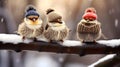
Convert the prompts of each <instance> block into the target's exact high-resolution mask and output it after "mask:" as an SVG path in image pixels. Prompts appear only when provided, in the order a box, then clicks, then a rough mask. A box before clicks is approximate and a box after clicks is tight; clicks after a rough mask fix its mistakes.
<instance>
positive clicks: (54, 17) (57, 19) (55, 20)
mask: <svg viewBox="0 0 120 67" xmlns="http://www.w3.org/2000/svg"><path fill="white" fill-rule="evenodd" d="M46 14H47V16H48V21H49V23H52V24H62V16H60V15H59V14H58V13H56V12H55V10H54V9H51V8H49V9H47V11H46Z"/></svg>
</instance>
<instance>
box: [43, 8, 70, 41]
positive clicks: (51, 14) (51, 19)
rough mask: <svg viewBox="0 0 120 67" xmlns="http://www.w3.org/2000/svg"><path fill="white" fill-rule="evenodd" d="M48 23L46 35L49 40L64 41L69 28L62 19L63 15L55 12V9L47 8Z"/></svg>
mask: <svg viewBox="0 0 120 67" xmlns="http://www.w3.org/2000/svg"><path fill="white" fill-rule="evenodd" d="M46 12H47V13H46V14H47V19H48V20H47V25H46V27H45V31H44V37H45V38H46V39H47V40H48V41H49V42H53V41H60V42H64V40H65V39H66V37H67V36H68V34H69V29H68V27H67V26H66V24H65V22H64V21H63V20H62V16H60V15H59V14H58V13H56V12H55V10H54V9H51V8H49V9H47V11H46Z"/></svg>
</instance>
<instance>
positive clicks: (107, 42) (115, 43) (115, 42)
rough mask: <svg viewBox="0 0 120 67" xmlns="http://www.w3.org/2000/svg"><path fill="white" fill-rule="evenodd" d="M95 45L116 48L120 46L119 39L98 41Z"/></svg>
mask: <svg viewBox="0 0 120 67" xmlns="http://www.w3.org/2000/svg"><path fill="white" fill-rule="evenodd" d="M97 43H99V44H103V45H106V46H111V47H116V46H120V39H112V40H99V41H97Z"/></svg>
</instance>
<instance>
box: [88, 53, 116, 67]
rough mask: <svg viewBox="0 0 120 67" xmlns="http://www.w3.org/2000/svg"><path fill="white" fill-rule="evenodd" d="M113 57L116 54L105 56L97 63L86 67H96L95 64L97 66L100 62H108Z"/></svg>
mask: <svg viewBox="0 0 120 67" xmlns="http://www.w3.org/2000/svg"><path fill="white" fill-rule="evenodd" d="M115 55H116V54H110V55H107V56H105V57H103V58H102V59H100V60H98V61H97V62H95V63H93V64H91V65H89V66H88V67H95V65H97V64H99V63H101V62H104V61H106V60H108V59H111V58H113V57H114V56H115Z"/></svg>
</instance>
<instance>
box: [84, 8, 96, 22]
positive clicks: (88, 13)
mask: <svg viewBox="0 0 120 67" xmlns="http://www.w3.org/2000/svg"><path fill="white" fill-rule="evenodd" d="M82 18H83V19H90V20H96V19H97V14H96V10H95V9H94V8H87V9H86V10H85V13H84V15H83V16H82Z"/></svg>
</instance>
